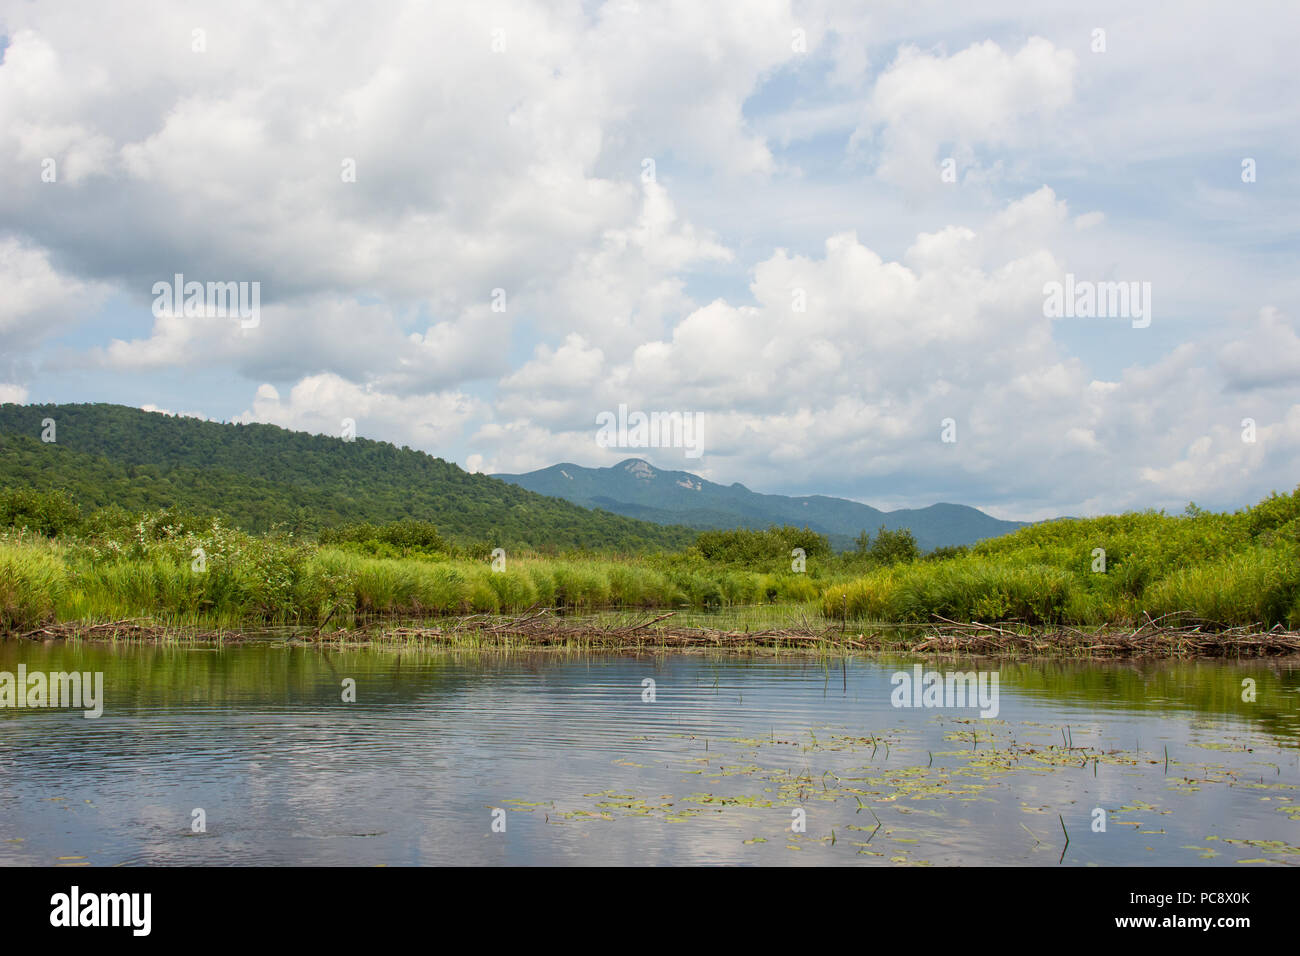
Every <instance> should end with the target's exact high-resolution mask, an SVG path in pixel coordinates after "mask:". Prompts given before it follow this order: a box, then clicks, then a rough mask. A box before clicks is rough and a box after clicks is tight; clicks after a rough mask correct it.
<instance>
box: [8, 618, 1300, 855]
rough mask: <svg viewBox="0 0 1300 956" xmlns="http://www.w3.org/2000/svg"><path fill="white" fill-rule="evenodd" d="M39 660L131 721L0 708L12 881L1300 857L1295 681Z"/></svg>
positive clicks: (1050, 671) (801, 660) (801, 664)
mask: <svg viewBox="0 0 1300 956" xmlns="http://www.w3.org/2000/svg"><path fill="white" fill-rule="evenodd" d="M20 662H21V663H24V664H26V666H27V667H28V668H29V669H31V670H36V669H41V670H46V671H59V670H71V669H76V670H82V671H86V670H90V671H102V672H103V673H104V683H105V692H106V698H107V700H106V703H105V711H104V716H103V717H101V718H100V719H98V720H85V719H83V718H82V717H81V715H80V712H79V711H36V710H13V709H6V710H0V800H3V805H4V807H5V808H6V809H5V812H4V814H3V815H0V863H4V864H16V863H40V864H48V863H56V862H57V863H60V864H63V865H83V864H91V865H112V864H119V863H154V864H188V863H200V864H233V863H256V862H267V863H299V862H304V863H330V864H362V865H368V864H379V863H385V864H438V863H442V864H449V863H482V864H491V863H518V864H530V863H557V862H558V863H612V864H653V863H763V864H788V865H799V864H819V865H825V864H920V863H936V864H952V863H1000V864H1043V865H1058V858H1059V857H1060V851H1061V848H1062V845H1063V843H1064V837H1063V834H1062V832H1061V827H1062V823H1064V825H1065V826H1066V827H1067V828H1068V829H1069V833H1070V838H1071V842H1070V847H1069V849H1068V851H1067V852H1066V854H1065V857H1064V861H1063V864H1064V865H1084V864H1089V863H1093V864H1096V863H1101V864H1143V863H1166V864H1176V865H1199V864H1234V865H1235V864H1236V863H1237V862H1239V861H1247V860H1255V861H1263V862H1264V863H1268V864H1273V865H1279V864H1280V865H1288V864H1289V865H1294V864H1295V863H1296V862H1297V861H1300V855H1297V850H1296V847H1297V846H1300V837H1298V836H1297V830H1298V829H1300V749H1298V748H1297V741H1298V740H1300V709H1298V705H1300V670H1297V667H1296V664H1295V663H1294V662H1290V663H1287V662H1278V661H1272V662H1242V663H1224V662H1183V663H1138V664H1135V663H1107V664H1093V665H1087V664H1075V663H1067V662H1059V661H1057V662H1029V663H1025V662H1019V663H1007V662H1002V663H998V662H977V663H975V664H972V665H966V664H963V665H960V667H961V668H962V669H970V668H972V667H980V668H984V669H996V670H998V672H999V677H1000V694H1001V701H1000V712H999V715H998V718H997V719H996V720H989V721H985V720H980V719H979V718H978V716H977V715H976V713H975V712H973V711H958V710H933V709H897V708H894V707H892V706H891V705H890V691H891V689H892V686H891V683H890V675H891V674H892V673H893V672H894V671H896V670H898V669H900V668H907V667H910V665H911V663H912V662H911V661H910V660H904V659H869V658H862V657H856V658H849V659H847V660H843V661H841V660H840V659H838V658H836V659H819V658H816V657H812V656H794V655H779V654H752V655H741V654H723V655H718V656H705V655H681V654H663V655H656V654H640V655H637V654H627V655H608V654H582V653H574V652H566V651H550V652H539V653H509V654H505V653H491V652H475V653H469V652H451V651H415V650H410V649H405V650H401V651H395V650H382V649H361V650H349V651H330V650H322V649H318V648H303V647H286V646H283V645H272V644H252V645H242V646H235V647H227V648H223V649H214V648H182V647H160V646H152V645H145V646H118V647H106V646H95V645H89V646H88V645H80V644H70V645H63V644H59V643H50V644H31V643H18V642H8V643H4V644H0V671H10V672H13V671H15V670H16V668H17V664H18V663H20ZM936 666H937V667H947V668H949V669H951V668H952V667H955V666H957V665H944V664H937V663H935V662H928V663H927V667H936ZM1247 678H1249V679H1251V680H1253V681H1254V686H1255V696H1256V699H1255V701H1254V702H1246V701H1243V699H1242V690H1243V680H1246V679H1247ZM646 679H651V680H653V681H654V692H655V693H654V696H655V700H654V702H653V703H651V702H646V701H645V700H643V696H644V695H645V693H646V685H645V684H644V681H645V680H646ZM348 680H352V681H355V688H356V700H355V703H346V702H344V691H345V687H346V681H348ZM199 808H201V809H202V810H203V811H204V814H205V816H206V826H207V829H206V832H205V833H199V834H196V833H193V832H191V819H192V813H193V811H194V810H195V809H199ZM493 808H500V809H503V810H504V811H505V814H504V818H505V821H506V832H505V833H493V832H492V830H491V826H492V819H493V818H492V809H493ZM1096 808H1101V809H1104V810H1105V811H1106V824H1107V825H1106V831H1105V832H1104V833H1094V832H1093V831H1092V828H1091V827H1092V824H1093V820H1094V818H1095V814H1094V811H1095V809H1096ZM797 809H802V810H803V811H804V813H805V816H806V823H807V826H806V831H805V832H802V833H801V832H796V831H792V830H791V825H792V823H793V822H795V819H794V817H792V811H794V810H797Z"/></svg>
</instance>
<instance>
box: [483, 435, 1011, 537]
mask: <svg viewBox="0 0 1300 956" xmlns="http://www.w3.org/2000/svg"><path fill="white" fill-rule="evenodd" d="M496 477H498V478H501V479H503V480H505V481H509V482H512V483H514V484H517V485H520V486H521V487H524V488H527V489H528V490H530V491H536V492H539V493H541V494H544V495H553V496H555V497H558V498H565V499H567V500H569V501H571V502H573V503H574V504H578V505H582V506H584V507H588V508H602V509H604V510H606V511H612V512H614V513H615V514H622V515H626V516H627V517H633V518H640V519H642V520H647V521H654V522H658V523H662V524H684V525H688V526H690V527H694V528H736V527H748V528H765V527H767V526H768V525H772V524H776V525H781V524H797V525H801V526H805V527H809V528H811V529H812V530H814V531H817V532H819V533H821V534H825V535H827V536H828V537H830V539H831V543H832V545H833V546H835V547H839V548H850V547H853V546H854V542H855V540H856V539H857V537H858V535H859V534H860V533H861V532H863V531H866V532H868V533H869V534H874V533H875V532H876V530H877V529H878V528H880V527H881V526H882V525H883V526H884V527H886V528H888V529H890V530H895V529H898V528H908V529H910V530H911V531H912V533H913V534H914V535H915V536H916V539H917V542H918V543H919V544H920V545H921V546H922V547H923V548H926V549H930V548H935V547H940V546H943V545H954V544H971V543H973V542H975V541H979V540H980V539H982V538H990V537H994V536H996V535H999V534H1006V533H1007V532H1008V531H1012V530H1014V529H1016V528H1018V527H1020V526H1021V524H1022V522H1018V521H1000V520H998V519H996V518H993V517H992V516H990V515H987V514H984V513H983V512H982V511H978V510H976V509H974V508H970V507H966V506H964V505H953V504H947V503H944V504H937V505H930V506H929V507H926V508H915V509H903V510H900V511H895V512H885V511H881V510H879V509H877V508H872V507H871V506H870V505H865V504H862V503H861V502H857V501H850V500H848V499H845V498H833V497H829V496H827V495H804V496H800V497H788V496H785V495H765V494H759V493H757V492H754V491H751V490H750V489H748V488H746V487H745V486H744V485H743V484H741V483H740V482H736V483H734V484H732V485H730V486H729V487H723V486H722V485H719V484H715V483H713V482H711V481H708V480H706V479H704V478H701V477H700V476H699V475H693V474H691V473H689V472H686V471H661V470H659V469H657V468H655V467H654V465H652V464H650V462H648V461H646V460H645V459H644V458H625V459H624V460H623V461H620V462H619V463H618V464H616V465H613V466H612V467H604V468H584V467H582V466H581V465H574V464H572V463H570V462H564V463H563V470H560V469H559V467H557V466H552V467H551V468H544V469H542V470H541V471H536V472H532V473H530V474H526V475H497V476H496ZM656 478H667V479H669V480H668V481H655V480H654V479H656Z"/></svg>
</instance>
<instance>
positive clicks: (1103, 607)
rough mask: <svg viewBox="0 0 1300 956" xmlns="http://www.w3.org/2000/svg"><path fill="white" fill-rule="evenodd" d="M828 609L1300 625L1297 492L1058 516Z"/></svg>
mask: <svg viewBox="0 0 1300 956" xmlns="http://www.w3.org/2000/svg"><path fill="white" fill-rule="evenodd" d="M823 606H824V609H825V612H826V613H827V614H828V615H832V616H836V617H841V618H849V619H866V620H882V621H894V622H923V621H934V620H936V619H947V620H951V621H957V622H971V621H981V622H987V623H995V622H1000V621H1017V622H1024V623H1028V624H1035V625H1043V626H1051V625H1058V624H1067V625H1075V626H1095V625H1101V624H1112V625H1131V624H1138V623H1140V622H1144V621H1146V620H1148V619H1161V618H1170V619H1173V618H1176V619H1177V620H1178V623H1180V624H1183V623H1191V622H1195V623H1199V624H1202V625H1204V626H1207V627H1211V628H1228V627H1239V626H1258V627H1262V628H1271V627H1275V626H1282V627H1286V628H1290V629H1297V628H1300V490H1297V492H1293V493H1292V494H1290V495H1273V496H1271V497H1269V498H1267V499H1265V500H1264V501H1262V502H1261V503H1260V504H1258V505H1256V506H1255V507H1253V508H1248V509H1244V510H1242V511H1238V512H1235V513H1233V514H1211V513H1207V512H1201V511H1199V510H1197V509H1196V508H1194V507H1191V508H1189V509H1188V513H1187V514H1185V515H1182V516H1178V517H1174V516H1169V515H1165V514H1158V513H1143V514H1126V515H1119V516H1114V517H1104V518H1093V519H1085V520H1071V521H1053V522H1046V523H1044V524H1039V525H1034V526H1031V527H1028V528H1023V529H1021V530H1019V531H1016V532H1014V533H1012V534H1009V535H1006V536H1004V537H1000V538H994V539H990V540H988V541H984V542H981V543H980V544H978V545H976V546H975V547H974V548H972V549H970V550H969V551H968V552H966V553H962V554H958V555H955V556H953V557H951V558H948V559H947V560H943V561H936V562H907V563H901V564H895V565H890V566H887V567H879V568H876V569H873V570H871V571H870V572H868V573H866V574H863V575H860V576H857V577H855V578H854V579H853V580H851V581H847V582H843V583H838V584H835V585H833V586H831V587H828V588H827V589H826V590H825V592H824V594H823Z"/></svg>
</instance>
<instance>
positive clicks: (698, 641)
mask: <svg viewBox="0 0 1300 956" xmlns="http://www.w3.org/2000/svg"><path fill="white" fill-rule="evenodd" d="M760 610H766V609H760ZM742 611H743V609H742ZM18 636H19V637H21V638H25V639H29V640H59V639H80V640H87V641H162V642H222V643H241V642H246V641H278V642H286V643H291V644H315V645H321V646H356V645H366V644H398V645H415V644H422V645H429V646H435V647H436V646H451V647H461V646H471V647H473V646H501V647H511V648H546V647H578V648H591V649H606V650H630V649H638V650H650V649H664V650H669V649H671V650H676V651H692V650H715V649H720V648H734V649H746V648H774V649H781V650H790V651H805V652H821V653H843V652H855V651H856V652H892V653H909V654H971V655H982V656H1000V655H1005V656H1008V657H1037V656H1047V657H1051V656H1060V657H1078V658H1098V659H1105V658H1127V657H1176V658H1194V657H1221V658H1252V657H1273V656H1284V655H1300V632H1295V631H1288V630H1284V629H1283V628H1281V627H1280V626H1278V627H1274V628H1272V629H1264V628H1262V627H1261V626H1253V627H1244V626H1243V627H1232V628H1221V629H1212V628H1211V627H1210V626H1208V625H1207V624H1205V623H1194V622H1183V623H1179V620H1178V617H1177V616H1173V615H1170V616H1166V617H1164V618H1159V619H1150V618H1148V619H1147V621H1146V622H1144V623H1143V624H1141V625H1140V626H1138V627H1135V628H1123V629H1121V628H1116V627H1113V626H1111V627H1102V628H1096V629H1081V628H1074V627H1067V626H1057V627H1041V626H1036V627H1030V626H1027V625H1017V624H1015V623H1001V624H981V623H969V624H968V623H960V622H956V621H946V620H939V621H936V622H935V623H932V624H917V625H899V624H884V625H880V626H875V627H873V626H864V625H863V624H861V623H845V622H829V621H825V620H810V619H809V618H808V617H806V616H805V617H803V618H802V619H800V620H797V621H785V622H782V623H781V624H780V625H779V626H773V623H772V615H771V614H770V613H768V614H760V615H759V616H758V617H757V618H756V619H755V620H747V619H746V615H745V614H744V613H737V612H735V611H733V612H731V613H728V614H714V615H707V614H701V613H698V612H696V613H690V612H687V613H682V614H680V615H679V614H677V613H674V612H668V613H656V614H628V613H625V612H624V613H620V612H608V613H604V614H583V615H567V616H566V615H561V614H556V613H554V612H553V611H552V610H551V609H547V608H543V609H531V610H529V611H528V612H526V613H524V614H519V615H488V614H476V615H469V616H463V617H454V618H439V619H437V620H435V621H426V622H420V621H409V620H408V621H403V620H394V619H375V620H372V621H369V622H365V623H362V624H360V625H359V626H354V627H339V628H334V629H329V630H327V629H325V628H324V627H313V628H303V627H279V628H264V629H256V630H211V629H203V628H186V627H176V626H170V625H161V624H156V623H153V622H150V621H148V620H142V619H131V620H121V621H110V622H101V623H84V622H64V623H58V624H48V625H45V626H42V627H39V628H36V629H34V630H31V631H27V632H24V633H23V634H21V635H18Z"/></svg>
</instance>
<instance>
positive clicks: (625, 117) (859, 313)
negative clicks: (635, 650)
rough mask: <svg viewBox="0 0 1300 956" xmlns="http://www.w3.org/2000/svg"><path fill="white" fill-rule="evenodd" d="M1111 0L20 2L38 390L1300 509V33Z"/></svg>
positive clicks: (1, 220)
mask: <svg viewBox="0 0 1300 956" xmlns="http://www.w3.org/2000/svg"><path fill="white" fill-rule="evenodd" d="M1083 6H1084V5H1080V4H1075V3H1034V4H1025V3H1023V2H1019V3H1002V2H984V3H979V2H971V3H956V2H948V3H930V2H877V3H870V4H853V5H846V4H843V3H833V2H809V3H804V2H784V0H747V2H745V3H743V4H742V3H727V4H724V3H701V2H699V0H688V2H664V3H650V2H628V0H618V2H610V3H591V2H588V3H576V2H569V3H565V2H545V3H530V2H492V0H488V2H483V3H473V4H469V3H461V4H446V3H432V4H431V3H420V2H410V3H408V2H400V0H386V2H383V3H379V4H356V3H337V2H323V3H318V4H311V5H299V4H283V3H266V2H262V0H259V2H249V3H244V2H239V0H222V2H220V3H185V4H168V5H159V4H154V3H132V2H120V3H114V4H112V5H104V4H100V3H94V2H86V3H82V2H76V0H69V2H60V3H57V4H36V3H26V2H15V0H0V55H2V56H3V60H2V61H0V183H3V188H2V189H0V290H3V294H2V295H0V401H11V402H13V401H16V402H29V403H36V402H41V403H44V402H113V403H118V404H123V405H131V406H136V407H141V408H146V409H150V410H163V411H167V412H170V413H174V414H190V415H198V416H202V417H206V418H210V419H214V420H220V421H232V420H239V421H245V422H249V421H259V422H270V423H274V424H277V425H282V426H284V427H287V428H293V429H299V430H305V431H310V432H315V433H323V434H330V435H340V434H341V429H343V428H344V427H345V426H344V424H343V423H344V421H345V420H350V421H352V422H354V423H355V429H356V434H358V435H360V436H364V437H368V438H375V439H380V440H384V441H392V442H394V443H396V444H398V445H409V446H410V447H413V448H419V449H422V450H425V451H428V452H430V453H431V454H434V455H437V456H439V457H442V458H445V459H447V460H450V461H455V462H456V463H458V464H460V465H461V466H462V467H465V468H467V469H469V470H472V471H484V472H489V473H493V472H497V473H499V472H512V473H513V472H523V471H529V470H533V469H536V468H542V467H546V466H548V465H552V464H555V463H557V462H573V463H576V464H580V465H587V466H602V465H611V464H614V463H616V462H618V461H621V460H623V459H625V458H628V457H641V458H645V459H647V460H649V461H650V462H652V463H653V464H654V465H656V466H659V467H661V468H671V469H683V470H688V471H692V472H695V473H697V474H700V475H703V476H704V477H706V478H708V479H710V480H713V481H717V482H721V483H724V484H730V483H732V482H742V483H744V484H745V485H746V486H747V487H749V488H752V489H754V490H758V491H764V492H770V493H783V494H795V495H799V494H828V495H837V496H841V497H847V498H853V499H855V500H859V501H863V502H866V503H869V504H872V505H875V506H877V507H882V508H898V507H923V506H925V505H928V504H932V503H934V502H937V501H950V502H960V503H963V504H970V505H973V506H976V507H980V508H983V509H984V510H986V511H988V512H990V513H991V514H994V515H997V516H999V517H1004V518H1016V519H1025V520H1035V519H1040V518H1047V517H1053V516H1058V515H1066V514H1068V515H1092V514H1099V513H1106V512H1116V511H1124V510H1141V509H1146V508H1164V509H1169V510H1171V511H1174V512H1181V511H1182V509H1183V508H1184V507H1185V506H1186V504H1187V503H1188V502H1189V501H1195V502H1196V503H1197V504H1198V505H1200V506H1201V507H1209V508H1236V507H1241V506H1244V505H1248V504H1250V503H1253V502H1254V501H1256V500H1258V499H1259V498H1261V497H1263V496H1264V495H1266V494H1268V493H1269V492H1270V491H1272V490H1279V491H1289V490H1291V489H1292V488H1294V487H1295V486H1296V485H1297V483H1300V334H1298V326H1297V316H1298V315H1300V272H1298V271H1297V269H1296V262H1297V252H1298V251H1300V236H1297V223H1300V201H1298V200H1300V189H1298V188H1297V187H1298V186H1300V165H1298V164H1297V159H1298V156H1297V153H1298V150H1297V146H1298V145H1300V71H1297V70H1296V69H1295V64H1294V60H1295V55H1296V54H1295V51H1296V49H1297V48H1300V17H1298V16H1296V12H1295V9H1294V5H1293V4H1292V3H1270V2H1260V3H1255V4H1251V5H1249V6H1248V7H1247V6H1242V5H1235V4H1225V3H1213V4H1212V3H1198V2H1193V0H1182V2H1170V3H1144V4H1140V5H1134V4H1132V3H1128V2H1099V3H1092V4H1088V5H1087V9H1082V7H1083ZM846 7H851V9H845V8H846ZM177 274H180V275H182V276H183V277H184V279H183V283H188V282H191V281H197V282H200V283H204V284H206V283H218V282H220V283H227V282H229V283H245V284H246V285H245V289H246V290H247V291H248V294H249V296H250V297H251V295H252V290H253V289H254V288H256V291H257V296H258V298H257V300H256V301H257V303H258V308H257V309H255V310H249V311H248V313H247V314H246V315H230V314H224V315H223V314H218V313H219V312H220V310H218V309H195V310H192V311H193V313H194V314H187V310H186V309H184V308H182V309H180V310H179V311H177V310H175V309H172V308H171V306H170V303H171V298H170V296H167V297H165V301H166V303H167V304H165V305H161V306H160V304H159V300H160V296H159V294H158V292H157V288H158V284H159V283H168V284H172V285H174V284H175V279H174V276H176V275H177ZM1067 276H1071V277H1073V278H1072V279H1070V280H1068V281H1069V282H1070V284H1071V286H1070V287H1071V288H1075V289H1078V288H1082V287H1083V286H1089V287H1090V288H1096V287H1098V286H1102V287H1105V288H1109V289H1110V290H1111V293H1112V294H1114V290H1115V289H1116V288H1118V286H1114V285H1111V286H1105V285H1104V284H1113V283H1124V284H1125V285H1124V287H1123V288H1124V289H1125V290H1126V291H1128V290H1132V292H1133V297H1132V299H1131V301H1130V303H1129V306H1128V308H1127V309H1125V308H1123V307H1122V303H1121V301H1120V300H1119V299H1114V300H1107V299H1105V297H1103V299H1102V301H1103V302H1106V303H1107V305H1108V308H1102V307H1099V308H1096V309H1094V310H1092V313H1089V310H1088V309H1087V308H1086V307H1082V303H1080V304H1081V308H1079V309H1077V310H1076V309H1070V310H1066V314H1055V313H1053V310H1052V309H1051V308H1050V306H1049V305H1048V300H1049V298H1050V296H1049V290H1050V289H1051V288H1052V284H1053V283H1060V284H1061V287H1062V288H1064V287H1065V284H1066V283H1067V278H1066V277H1067ZM254 283H255V284H256V286H254V285H253V284H254ZM1139 303H1141V308H1139ZM1058 311H1059V310H1058ZM1093 313H1095V314H1093ZM1139 313H1141V314H1139ZM620 406H625V407H626V409H628V410H630V411H631V412H636V411H641V412H644V413H646V414H649V413H652V412H663V413H668V412H678V413H681V414H683V415H691V416H694V417H695V418H694V420H695V421H698V422H699V424H700V434H701V436H702V440H701V442H700V445H699V449H698V450H699V451H700V452H701V453H700V454H699V456H698V457H694V456H693V455H692V454H691V449H689V448H685V447H658V448H636V447H628V445H627V444H626V443H625V444H623V445H621V446H619V445H617V444H615V445H612V446H611V445H610V443H609V442H602V441H600V440H599V429H598V427H597V418H598V416H599V415H600V414H601V413H602V412H609V413H616V412H617V410H618V409H619V407H620Z"/></svg>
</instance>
